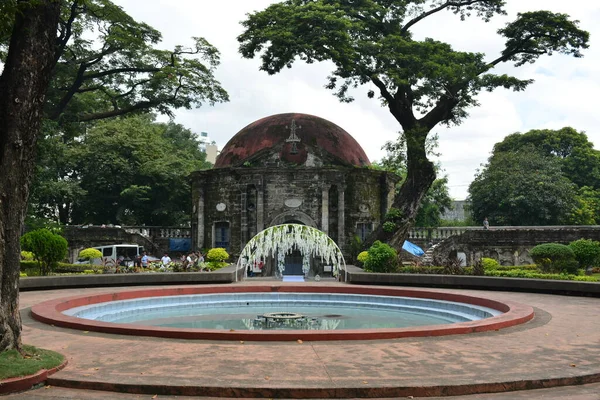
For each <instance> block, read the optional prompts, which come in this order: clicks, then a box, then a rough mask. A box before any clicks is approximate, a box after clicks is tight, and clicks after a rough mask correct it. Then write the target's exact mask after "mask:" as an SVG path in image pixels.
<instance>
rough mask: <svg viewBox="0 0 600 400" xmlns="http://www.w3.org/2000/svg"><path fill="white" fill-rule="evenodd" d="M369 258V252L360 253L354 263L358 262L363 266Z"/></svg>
mask: <svg viewBox="0 0 600 400" xmlns="http://www.w3.org/2000/svg"><path fill="white" fill-rule="evenodd" d="M368 257H369V252H368V251H361V252H360V253H359V254H358V256H357V257H356V261H358V262H359V263H361V264H363V265H364V263H365V261H367V258H368Z"/></svg>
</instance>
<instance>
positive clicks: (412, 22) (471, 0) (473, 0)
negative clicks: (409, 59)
mask: <svg viewBox="0 0 600 400" xmlns="http://www.w3.org/2000/svg"><path fill="white" fill-rule="evenodd" d="M482 1H484V0H468V1H447V2H446V3H444V4H442V5H441V6H439V7H436V8H434V9H431V10H430V11H427V12H426V13H423V14H421V15H419V16H418V17H416V18H413V19H411V20H410V21H408V23H407V24H406V25H404V26H403V27H402V29H401V30H400V32H401V33H403V34H404V33H406V32H408V30H409V29H410V28H411V27H412V26H413V25H415V24H416V23H417V22H419V21H421V20H423V19H425V18H427V17H429V16H430V15H433V14H435V13H437V12H440V11H442V10H444V9H446V8H448V7H453V6H454V7H461V6H469V5H471V4H475V3H480V2H482Z"/></svg>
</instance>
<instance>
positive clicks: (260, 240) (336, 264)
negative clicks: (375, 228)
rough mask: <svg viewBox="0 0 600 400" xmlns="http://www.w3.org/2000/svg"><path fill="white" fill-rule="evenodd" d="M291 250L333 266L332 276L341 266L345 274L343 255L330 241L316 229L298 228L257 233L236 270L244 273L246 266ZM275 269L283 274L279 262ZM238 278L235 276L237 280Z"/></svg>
mask: <svg viewBox="0 0 600 400" xmlns="http://www.w3.org/2000/svg"><path fill="white" fill-rule="evenodd" d="M292 250H299V251H300V253H302V255H303V256H304V258H305V259H306V258H307V257H310V256H312V257H320V258H321V260H323V261H325V262H326V263H328V264H331V265H332V267H333V271H332V272H333V274H334V275H337V274H339V273H340V270H341V268H342V265H343V266H344V272H346V274H347V270H346V261H345V260H344V255H343V254H342V251H341V250H340V248H339V247H338V245H337V244H336V243H335V242H334V241H333V239H331V238H330V237H329V236H327V234H326V233H325V232H323V231H320V230H318V229H317V228H313V227H311V226H306V225H300V224H282V225H275V226H271V227H269V228H267V229H265V230H263V231H261V232H259V233H258V234H257V235H256V236H254V237H253V238H252V239H250V241H249V242H248V243H247V244H246V246H245V247H244V249H243V250H242V252H241V253H240V258H239V259H238V266H237V270H238V271H239V269H240V268H244V269H245V268H247V267H248V265H254V262H255V261H257V260H265V259H266V258H267V257H275V255H279V257H282V256H285V254H289V253H290V252H291V251H292ZM278 268H279V271H280V272H281V273H283V268H284V266H283V265H282V262H281V261H280V262H278ZM237 275H238V274H237V273H236V274H235V276H236V280H237Z"/></svg>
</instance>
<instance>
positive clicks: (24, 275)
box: [19, 272, 27, 278]
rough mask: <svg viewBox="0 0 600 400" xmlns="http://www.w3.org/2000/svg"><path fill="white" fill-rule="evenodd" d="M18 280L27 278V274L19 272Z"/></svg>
mask: <svg viewBox="0 0 600 400" xmlns="http://www.w3.org/2000/svg"><path fill="white" fill-rule="evenodd" d="M19 278H27V273H25V272H19Z"/></svg>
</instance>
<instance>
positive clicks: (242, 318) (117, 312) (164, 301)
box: [65, 293, 500, 330]
mask: <svg viewBox="0 0 600 400" xmlns="http://www.w3.org/2000/svg"><path fill="white" fill-rule="evenodd" d="M273 312H286V313H296V314H301V315H302V316H304V317H305V319H304V322H303V325H302V327H299V326H298V325H286V324H283V326H277V327H273V326H269V327H265V326H263V325H260V324H257V322H256V320H257V317H258V316H261V315H263V314H265V313H273ZM65 314H67V315H73V316H76V317H79V318H86V319H93V320H98V321H104V322H112V323H121V324H125V323H126V324H137V325H148V326H160V327H172V328H196V329H226V330H230V329H235V330H255V329H267V328H268V329H315V330H338V329H377V328H405V327H412V326H424V325H439V324H451V323H455V322H464V321H473V320H478V319H482V318H487V317H491V316H494V315H498V314H500V312H499V311H497V310H492V309H489V308H485V307H479V306H473V305H470V304H464V303H456V302H447V301H438V300H430V299H416V298H410V297H393V296H371V295H355V294H319V293H235V294H211V295H189V296H167V297H154V298H141V299H134V300H124V301H116V302H108V303H99V304H94V305H90V306H84V307H78V308H74V309H71V310H67V311H65ZM279 325H282V324H279Z"/></svg>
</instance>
